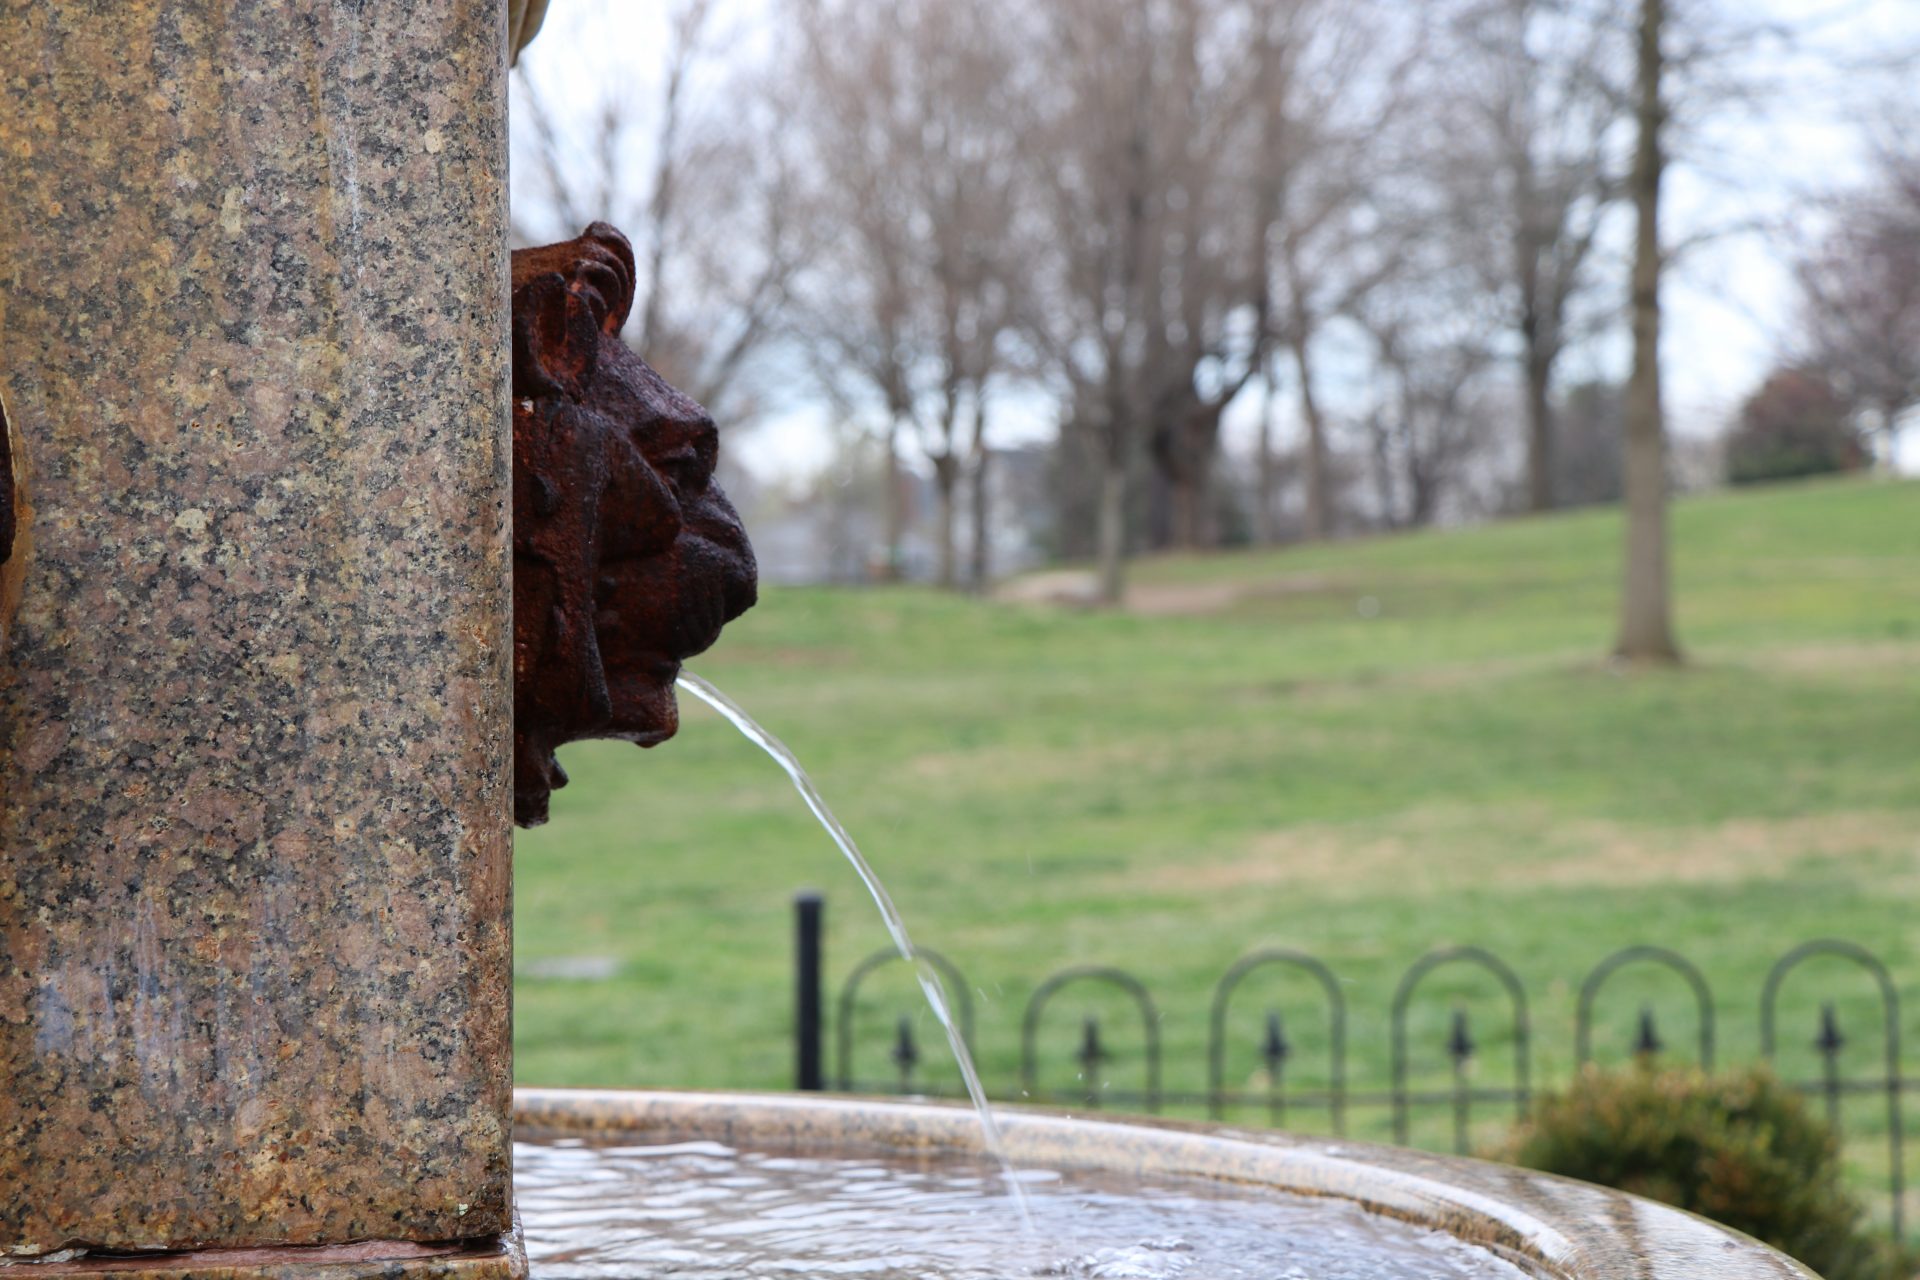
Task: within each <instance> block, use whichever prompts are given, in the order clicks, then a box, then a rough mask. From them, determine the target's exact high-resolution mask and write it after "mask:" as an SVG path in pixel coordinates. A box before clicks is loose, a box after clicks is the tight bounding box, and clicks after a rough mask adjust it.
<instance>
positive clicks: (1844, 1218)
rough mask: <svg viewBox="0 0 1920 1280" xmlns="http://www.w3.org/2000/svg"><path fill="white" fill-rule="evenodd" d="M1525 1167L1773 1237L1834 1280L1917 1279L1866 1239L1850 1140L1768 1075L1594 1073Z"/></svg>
mask: <svg viewBox="0 0 1920 1280" xmlns="http://www.w3.org/2000/svg"><path fill="white" fill-rule="evenodd" d="M1503 1154H1504V1155H1505V1158H1507V1159H1508V1160H1511V1161H1512V1162H1514V1163H1515V1164H1522V1165H1526V1166H1528V1167H1530V1168H1534V1169H1541V1170H1545V1171H1546V1172H1548V1173H1558V1174H1564V1175H1566V1176H1567V1177H1571V1178H1580V1179H1582V1180H1584V1181H1587V1182H1597V1183H1599V1184H1601V1185H1602V1186H1608V1187H1617V1188H1619V1189H1620V1190H1622V1191H1630V1192H1632V1193H1634V1194H1635V1195H1642V1196H1646V1197H1648V1198H1649V1199H1653V1200H1661V1201H1664V1202H1665V1203H1667V1204H1671V1205H1676V1206H1678V1207H1680V1208H1682V1209H1688V1210H1691V1211H1692V1212H1694V1213H1698V1214H1702V1215H1704V1216H1706V1217H1709V1218H1712V1219H1713V1220H1715V1221H1716V1222H1721V1223H1724V1224H1726V1225H1727V1226H1729V1227H1733V1228H1735V1229H1736V1230H1739V1231H1744V1232H1746V1233H1747V1234H1748V1235H1751V1236H1754V1237H1756V1238H1758V1239H1760V1240H1764V1241H1766V1242H1767V1243H1768V1244H1770V1245H1773V1246H1774V1247H1775V1248H1777V1249H1780V1250H1783V1251H1784V1252H1786V1253H1788V1254H1791V1255H1792V1256H1794V1257H1795V1258H1798V1259H1799V1260H1800V1261H1802V1262H1804V1263H1806V1264H1807V1265H1808V1266H1810V1267H1812V1268H1813V1269H1814V1270H1816V1271H1818V1272H1820V1273H1821V1274H1822V1275H1823V1276H1825V1277H1826V1278H1827V1280H1888V1277H1891V1276H1896V1275H1905V1274H1910V1272H1907V1271H1904V1270H1902V1269H1901V1265H1900V1264H1901V1261H1902V1260H1901V1259H1900V1258H1899V1257H1898V1256H1897V1255H1898V1253H1899V1250H1898V1249H1897V1248H1896V1247H1895V1246H1893V1245H1892V1244H1891V1243H1889V1242H1886V1241H1883V1240H1880V1239H1877V1238H1875V1237H1872V1236H1869V1235H1866V1234H1863V1232H1862V1230H1861V1220H1862V1217H1863V1213H1862V1209H1861V1206H1860V1204H1859V1203H1858V1202H1857V1201H1856V1200H1855V1199H1854V1198H1853V1197H1852V1196H1851V1195H1849V1194H1848V1192H1847V1190H1846V1188H1845V1187H1844V1186H1843V1185H1842V1183H1841V1172H1840V1155H1839V1145H1838V1143H1837V1142H1836V1141H1835V1140H1834V1136H1833V1132H1832V1130H1831V1129H1830V1128H1828V1127H1827V1125H1826V1123H1825V1122H1824V1121H1822V1120H1821V1119H1820V1118H1819V1117H1818V1116H1816V1115H1814V1114H1813V1112H1812V1111H1810V1110H1809V1109H1808V1107H1807V1105H1806V1103H1805V1101H1804V1100H1803V1099H1802V1098H1801V1097H1800V1095H1799V1094H1797V1093H1795V1092H1794V1091H1793V1090H1792V1089H1790V1088H1788V1087H1787V1086H1786V1085H1783V1084H1781V1083H1780V1082H1779V1081H1777V1080H1775V1079H1774V1078H1773V1077H1772V1076H1771V1075H1770V1074H1768V1073H1767V1072H1766V1071H1765V1070H1761V1069H1755V1070H1750V1071H1746V1072H1741V1073H1735V1074H1729V1075H1716V1076H1709V1075H1705V1074H1703V1073H1701V1072H1699V1071H1697V1070H1660V1069H1655V1068H1653V1067H1650V1066H1642V1067H1634V1068H1630V1069H1627V1070H1622V1071H1615V1072H1602V1071H1598V1070H1595V1069H1593V1068H1587V1069H1586V1070H1584V1071H1583V1072H1582V1073H1581V1075H1580V1077H1579V1079H1578V1080H1577V1081H1576V1082H1575V1084H1574V1086H1573V1088H1571V1089H1569V1090H1568V1091H1567V1092H1566V1093H1565V1094H1562V1095H1560V1096H1558V1097H1554V1098H1549V1099H1547V1100H1545V1101H1543V1102H1542V1103H1541V1104H1540V1105H1539V1106H1538V1107H1537V1108H1536V1110H1535V1113H1534V1115H1533V1117H1532V1119H1531V1120H1529V1121H1528V1122H1526V1123H1525V1124H1523V1125H1522V1126H1521V1127H1520V1128H1519V1129H1518V1130H1517V1131H1516V1133H1515V1135H1514V1138H1513V1141H1512V1144H1511V1146H1510V1148H1509V1149H1508V1150H1507V1151H1506V1152H1505V1153H1503Z"/></svg>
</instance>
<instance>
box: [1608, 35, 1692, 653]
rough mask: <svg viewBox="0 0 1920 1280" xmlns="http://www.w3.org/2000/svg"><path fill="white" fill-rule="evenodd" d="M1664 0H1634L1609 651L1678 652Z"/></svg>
mask: <svg viewBox="0 0 1920 1280" xmlns="http://www.w3.org/2000/svg"><path fill="white" fill-rule="evenodd" d="M1665 17H1666V0H1641V2H1640V51H1639V75H1638V86H1639V99H1640V101H1639V106H1638V108H1637V117H1638V122H1639V131H1640V137H1639V142H1638V143H1637V145H1636V147H1635V149H1634V159H1633V178H1632V191H1633V204H1634V211H1635V214H1636V220H1637V223H1638V228H1637V233H1636V238H1635V242H1634V250H1633V373H1632V376H1631V377H1630V378H1629V380H1628V382H1627V404H1626V441H1625V464H1626V465H1625V482H1626V495H1625V496H1626V526H1627V527H1626V543H1627V545H1626V552H1627V559H1626V576H1625V584H1624V590H1623V591H1622V592H1621V597H1620V639H1619V643H1618V644H1617V645H1616V646H1615V649H1614V653H1615V655H1616V656H1617V657H1620V658H1624V659H1627V660H1629V661H1634V662H1660V663H1671V662H1678V661H1679V660H1680V648H1679V646H1678V645H1677V644H1675V643H1674V639H1673V623H1672V603H1671V586H1670V583H1669V581H1668V570H1667V439H1666V425H1665V423H1664V421H1663V420H1662V416H1661V412H1662V411H1661V405H1660V177H1661V169H1662V166H1663V164H1664V157H1663V156H1662V155H1661V152H1660V128H1661V125H1662V124H1663V123H1664V121H1663V112H1664V110H1665V108H1664V105H1663V103H1662V102H1661V94H1660V88H1661V86H1660V80H1661V72H1662V70H1663V67H1662V63H1661V51H1660V36H1661V27H1662V25H1663V23H1664V20H1665Z"/></svg>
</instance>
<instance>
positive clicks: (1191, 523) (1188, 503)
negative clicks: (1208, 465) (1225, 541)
mask: <svg viewBox="0 0 1920 1280" xmlns="http://www.w3.org/2000/svg"><path fill="white" fill-rule="evenodd" d="M1197 502H1198V495H1196V494H1195V493H1194V485H1193V478H1192V477H1191V476H1185V475H1176V476H1173V477H1172V478H1171V480H1170V482H1169V484H1168V486H1167V533H1168V537H1167V542H1168V545H1170V546H1171V547H1172V548H1173V549H1174V550H1176V551H1192V550H1194V549H1195V548H1197V547H1198V546H1199V545H1200V541H1199V538H1198V536H1197V535H1198V532H1199V521H1198V520H1196V519H1195V518H1194V507H1195V505H1196V503H1197Z"/></svg>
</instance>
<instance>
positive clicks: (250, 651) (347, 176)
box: [0, 0, 512, 1274]
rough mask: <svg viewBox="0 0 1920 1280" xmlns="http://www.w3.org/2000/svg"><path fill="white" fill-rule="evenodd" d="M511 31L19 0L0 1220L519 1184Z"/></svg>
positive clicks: (8, 145) (1, 0)
mask: <svg viewBox="0 0 1920 1280" xmlns="http://www.w3.org/2000/svg"><path fill="white" fill-rule="evenodd" d="M505 42H506V18H505V10H504V7H503V5H502V2H501V0H414V2H412V3H407V4H381V3H365V2H364V0H280V2H277V3H271V4H264V3H241V4H234V3H231V2H230V0H111V3H102V2H98V0H94V2H82V0H0V172H4V173H5V175H6V180H5V182H4V184H0V405H3V406H4V410H5V416H6V421H7V422H8V424H9V427H8V430H9V432H10V436H9V448H8V449H7V450H5V451H4V452H5V455H6V457H7V460H8V462H9V465H10V471H11V479H12V481H13V484H12V485H11V486H10V487H11V488H12V490H13V501H12V503H11V506H12V507H13V514H14V516H15V521H14V524H15V529H14V536H13V538H12V539H11V544H10V547H9V548H8V549H7V554H6V557H5V561H4V563H0V646H4V647H3V650H0V1251H5V1252H6V1253H8V1254H12V1255H15V1256H28V1255H36V1254H39V1255H44V1254H46V1253H49V1252H51V1251H56V1250H64V1249H72V1248H81V1249H103V1248H104V1249H114V1250H184V1249H195V1248H204V1247H209V1246H211V1247H218V1248H223V1249H231V1248H239V1247H272V1246H314V1245H339V1244H343V1243H346V1242H353V1241H414V1242H420V1241H456V1240H458V1241H467V1242H472V1241H475V1240H482V1241H484V1240H485V1239H486V1238H488V1237H498V1236H500V1235H501V1234H502V1233H504V1232H507V1231H508V1230H509V1228H510V1225H511V1222H510V1220H511V1206H510V1197H511V1191H510V1180H509V1174H510V1156H511V1148H510V1145H509V1138H510V1130H509V1124H510V1106H511V1096H510V1095H511V1088H510V1086H511V1055H510V1049H511V1045H510V1035H509V1019H510V998H511V997H510V989H509V984H510V948H511V941H510V921H509V907H510V828H509V815H510V812H511V791H510V780H511V761H510V750H511V741H512V735H511V727H510V716H511V705H512V703H511V688H510V670H509V659H510V653H509V650H510V639H511V635H510V630H511V623H510V595H509V582H508V574H509V556H508V529H507V518H508V517H507V510H508V507H507V503H508V487H509V476H510V463H511V460H510V456H509V444H508V398H507V397H508V377H507V356H508V337H507V306H508V293H507V280H508V275H507V271H508V265H507V252H506V226H505V214H506V195H505V191H506V187H505V178H506V169H505V166H506V142H505V119H506V115H505V112H506V106H505V82H504V75H505V61H506V49H505ZM261 1256H262V1257H264V1256H266V1255H261ZM273 1256H274V1257H277V1258H278V1259H279V1260H278V1261H277V1262H275V1263H273V1265H275V1266H284V1265H285V1263H286V1259H285V1258H284V1257H279V1255H277V1254H275V1255H273ZM329 1256H330V1257H333V1258H335V1259H336V1261H338V1262H339V1264H340V1265H343V1266H347V1267H349V1269H351V1268H353V1267H359V1268H360V1269H361V1270H365V1271H368V1272H369V1273H386V1274H392V1273H393V1272H394V1270H395V1269H396V1268H403V1267H405V1266H406V1265H409V1264H406V1263H403V1262H401V1261H398V1259H404V1258H409V1257H414V1258H428V1259H432V1258H434V1257H436V1251H435V1250H432V1249H420V1248H418V1247H407V1248H402V1249H398V1250H397V1251H396V1250H388V1251H386V1252H384V1253H383V1252H382V1247H381V1246H379V1245H371V1246H358V1247H356V1248H355V1249H348V1250H342V1251H336V1253H335V1254H333V1255H329ZM437 1256H438V1259H439V1260H438V1261H434V1262H432V1264H431V1265H432V1267H433V1268H438V1270H439V1271H440V1272H442V1273H447V1272H457V1271H458V1270H459V1265H458V1264H460V1263H461V1262H462V1260H465V1259H470V1258H473V1257H476V1256H483V1257H497V1256H498V1250H494V1251H492V1252H489V1250H488V1249H486V1248H484V1247H481V1248H479V1249H477V1250H476V1248H475V1247H474V1246H473V1245H472V1244H471V1243H469V1244H468V1245H467V1246H465V1247H464V1249H462V1250H454V1251H442V1252H439V1253H438V1254H437ZM450 1260H451V1261H450ZM255 1263H258V1265H262V1266H264V1265H267V1264H266V1263H265V1262H260V1261H259V1259H258V1258H255V1259H254V1262H251V1263H249V1262H246V1260H245V1259H244V1258H237V1260H235V1261H234V1262H233V1266H235V1267H241V1268H242V1269H244V1267H245V1266H246V1265H254V1264H255ZM58 1265H60V1266H61V1267H62V1269H66V1270H71V1269H75V1268H79V1269H85V1267H86V1266H87V1263H86V1260H85V1259H84V1258H82V1259H81V1260H79V1261H77V1262H68V1263H65V1264H58ZM167 1265H170V1266H172V1267H173V1269H174V1270H175V1271H180V1270H181V1269H182V1268H183V1267H184V1269H185V1270H186V1271H189V1272H196V1273H205V1272H207V1271H208V1270H209V1269H210V1268H211V1269H213V1270H218V1269H219V1268H218V1267H214V1266H213V1264H211V1263H208V1262H206V1260H205V1259H204V1258H202V1259H201V1260H200V1261H198V1262H193V1263H191V1264H190V1265H189V1264H187V1263H182V1262H181V1261H180V1260H179V1259H177V1258H176V1259H173V1260H171V1261H170V1262H168V1263H167Z"/></svg>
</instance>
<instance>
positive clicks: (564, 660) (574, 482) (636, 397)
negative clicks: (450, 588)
mask: <svg viewBox="0 0 1920 1280" xmlns="http://www.w3.org/2000/svg"><path fill="white" fill-rule="evenodd" d="M633 288H634V258H633V248H632V246H631V245H629V244H628V243H627V238H626V237H625V236H623V235H621V234H620V233H619V232H618V231H616V230H614V229H613V228H612V227H610V226H608V225H607V224H606V223H604V222H596V223H594V224H593V225H592V226H590V227H588V228H587V230H586V232H585V233H584V234H583V235H581V236H580V238H579V239H577V240H569V241H566V242H565V243H563V244H555V245H548V246H546V247H545V248H540V249H522V250H517V251H516V252H515V253H514V255H513V675H514V686H513V704H514V705H513V713H514V744H513V745H514V821H516V822H518V823H519V824H520V825H522V826H535V825H537V824H539V823H541V822H544V821H546V817H547V802H548V795H549V793H550V792H551V791H552V790H553V789H554V788H556V787H561V786H564V785H566V780H567V779H566V774H565V773H564V772H562V770H561V768H560V764H559V761H558V760H556V759H555V758H554V751H555V749H556V748H558V747H560V746H561V745H562V744H564V743H568V742H574V741H578V740H579V739H582V738H623V739H625V740H627V741H629V742H635V743H638V744H639V745H641V746H643V747H650V746H653V745H655V744H656V743H659V742H662V741H665V740H666V739H667V738H668V737H670V736H672V734H673V732H674V730H675V729H676V728H677V727H678V725H679V715H678V709H677V706H676V704H675V701H674V688H673V682H674V678H675V677H676V676H677V675H678V674H679V672H680V663H681V662H682V661H683V660H684V659H686V658H689V657H692V656H693V655H694V654H697V653H700V652H702V651H703V650H705V649H706V648H707V647H708V646H709V645H711V644H712V643H713V642H714V640H715V639H717V638H718V637H719V635H720V628H721V627H722V626H724V625H725V624H726V623H727V622H730V621H731V620H733V619H734V618H737V617H739V616H740V614H742V613H744V612H745V611H746V610H747V609H749V608H751V607H752V605H753V602H754V594H755V567H754V560H753V550H752V548H751V547H749V546H748V545H747V538H746V533H745V531H744V530H743V529H742V528H741V525H740V518H739V517H738V516H737V515H736V514H735V513H734V510H733V507H732V505H731V504H729V503H728V501H727V497H726V495H725V494H724V493H722V492H721V491H720V488H719V486H718V485H716V484H715V483H714V480H713V469H714V463H715V461H716V458H717V455H718V447H719V440H718V437H717V435H716V433H715V431H714V425H713V420H712V419H711V418H709V417H708V416H707V412H706V410H704V409H702V408H701V407H700V406H699V405H697V404H695V403H694V402H693V401H692V400H690V399H688V398H687V397H686V396H684V395H682V394H681V393H680V392H678V391H676V390H674V388H672V387H671V386H669V385H667V383H666V382H665V381H664V380H663V379H662V378H661V377H660V375H658V374H657V373H655V372H654V371H653V370H652V369H651V368H649V367H648V366H647V364H646V362H645V361H643V360H641V359H640V357H639V356H638V355H636V354H634V352H633V351H632V350H631V349H629V348H628V346H627V345H626V343H624V342H623V341H621V339H620V330H621V327H622V326H623V325H624V324H625V323H626V320H627V312H628V311H629V309H630V308H631V307H632V305H633Z"/></svg>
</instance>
